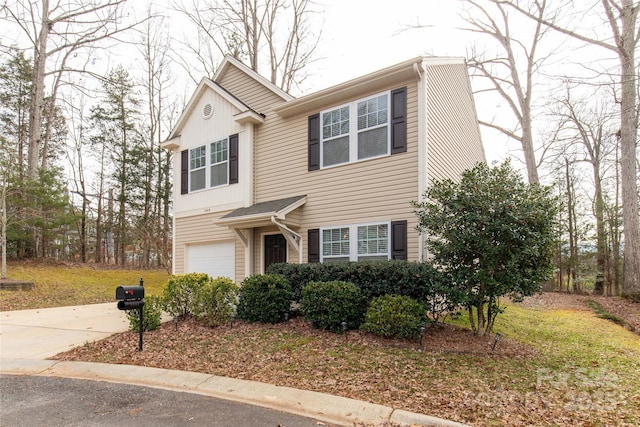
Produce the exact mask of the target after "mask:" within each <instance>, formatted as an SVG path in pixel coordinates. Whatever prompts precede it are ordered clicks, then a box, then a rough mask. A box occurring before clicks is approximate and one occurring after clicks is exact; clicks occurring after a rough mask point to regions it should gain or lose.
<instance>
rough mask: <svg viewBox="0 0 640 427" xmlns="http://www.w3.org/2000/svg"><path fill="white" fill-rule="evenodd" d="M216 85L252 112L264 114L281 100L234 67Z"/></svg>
mask: <svg viewBox="0 0 640 427" xmlns="http://www.w3.org/2000/svg"><path fill="white" fill-rule="evenodd" d="M218 83H219V84H220V85H221V86H222V87H223V88H225V89H226V90H228V91H229V92H230V93H232V94H233V95H234V96H235V97H236V98H238V99H239V100H240V101H242V102H243V103H245V104H246V105H248V106H249V107H251V108H252V109H253V110H254V111H257V112H259V113H265V112H266V111H269V110H271V108H272V107H273V106H274V104H280V103H282V102H283V100H282V98H281V97H280V96H278V95H277V94H275V93H274V92H272V91H270V90H268V89H267V88H265V87H264V85H262V84H261V83H260V82H258V81H257V80H255V79H253V78H251V77H250V76H248V75H247V74H245V73H244V72H242V71H241V70H239V69H238V68H236V67H229V68H228V70H227V71H226V72H225V73H224V75H223V76H220V79H219V80H218Z"/></svg>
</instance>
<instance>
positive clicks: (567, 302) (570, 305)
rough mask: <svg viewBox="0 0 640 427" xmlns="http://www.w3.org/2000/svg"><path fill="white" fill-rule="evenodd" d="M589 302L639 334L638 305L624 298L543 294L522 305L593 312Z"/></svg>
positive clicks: (530, 298) (639, 317) (639, 315)
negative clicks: (594, 303)
mask: <svg viewBox="0 0 640 427" xmlns="http://www.w3.org/2000/svg"><path fill="white" fill-rule="evenodd" d="M589 301H593V302H596V303H597V304H598V305H600V306H601V307H602V308H603V309H604V310H605V311H606V312H607V313H610V314H611V315H613V316H615V317H616V318H617V319H620V320H621V324H622V326H624V327H625V328H627V329H629V330H630V331H632V332H635V333H637V334H640V304H639V303H633V302H631V301H629V300H626V299H624V298H620V297H602V296H594V295H574V294H567V293H559V292H545V293H544V294H541V295H534V296H532V297H529V298H526V299H525V301H524V302H523V303H522V304H523V305H524V306H527V307H536V306H539V307H543V308H551V309H564V310H584V311H593V310H592V308H590V307H589V305H588V302H589Z"/></svg>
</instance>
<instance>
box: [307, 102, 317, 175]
mask: <svg viewBox="0 0 640 427" xmlns="http://www.w3.org/2000/svg"><path fill="white" fill-rule="evenodd" d="M308 144H309V170H310V171H313V170H317V169H320V114H314V115H313V116H309V132H308Z"/></svg>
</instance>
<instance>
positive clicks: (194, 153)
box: [189, 138, 229, 191]
mask: <svg viewBox="0 0 640 427" xmlns="http://www.w3.org/2000/svg"><path fill="white" fill-rule="evenodd" d="M228 183H229V138H224V139H221V140H219V141H214V142H211V143H209V144H207V145H202V146H200V147H196V148H192V149H191V150H189V191H197V190H203V189H205V188H207V187H218V186H221V185H226V184H228Z"/></svg>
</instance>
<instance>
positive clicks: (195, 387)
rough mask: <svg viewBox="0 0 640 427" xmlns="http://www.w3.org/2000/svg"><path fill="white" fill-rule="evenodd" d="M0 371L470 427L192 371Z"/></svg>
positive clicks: (360, 417)
mask: <svg viewBox="0 0 640 427" xmlns="http://www.w3.org/2000/svg"><path fill="white" fill-rule="evenodd" d="M0 374H10V375H35V376H50V377H63V378H75V379H86V380H94V381H106V382H112V383H122V384H130V385H139V386H147V387H154V388H160V389H165V390H172V391H178V392H185V393H195V394H200V395H205V396H211V397H216V398H220V399H226V400H232V401H235V402H242V403H247V404H251V405H256V406H261V407H265V408H269V409H275V410H280V411H284V412H288V413H291V414H296V415H301V416H306V417H310V418H315V419H318V420H320V421H324V422H329V423H334V424H339V425H344V426H351V425H353V424H354V423H357V422H360V423H373V424H375V425H379V424H383V423H385V422H394V423H397V424H400V425H404V426H436V427H470V426H467V425H465V424H460V423H456V422H453V421H448V420H444V419H440V418H436V417H432V416H428V415H423V414H417V413H412V412H408V411H404V410H399V409H393V408H390V407H387V406H382V405H376V404H373V403H368V402H363V401H359V400H355V399H350V398H345V397H339V396H333V395H329V394H324V393H318V392H314V391H307V390H299V389H294V388H291V387H280V386H275V385H272V384H267V383H262V382H257V381H248V380H238V379H233V378H227V377H220V376H216V375H209V374H201V373H196V372H187V371H176V370H168V369H160V368H148V367H142V366H133V365H113V364H106V363H94V362H67V361H56V360H29V359H2V360H0Z"/></svg>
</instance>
